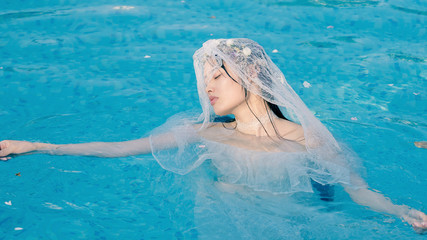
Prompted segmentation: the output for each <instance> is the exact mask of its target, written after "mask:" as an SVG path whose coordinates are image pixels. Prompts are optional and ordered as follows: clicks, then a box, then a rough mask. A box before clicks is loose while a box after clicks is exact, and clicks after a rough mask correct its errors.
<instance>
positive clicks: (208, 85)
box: [205, 81, 213, 93]
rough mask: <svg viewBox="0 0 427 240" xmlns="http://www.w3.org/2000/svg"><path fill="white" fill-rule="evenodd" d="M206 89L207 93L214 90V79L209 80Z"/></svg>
mask: <svg viewBox="0 0 427 240" xmlns="http://www.w3.org/2000/svg"><path fill="white" fill-rule="evenodd" d="M205 91H206V92H207V93H212V92H213V86H212V81H209V82H208V83H207V84H206V88H205Z"/></svg>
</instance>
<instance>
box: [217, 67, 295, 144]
mask: <svg viewBox="0 0 427 240" xmlns="http://www.w3.org/2000/svg"><path fill="white" fill-rule="evenodd" d="M221 68H222V69H223V70H224V71H225V73H226V74H227V76H228V77H229V78H230V79H231V80H233V81H234V82H236V83H239V82H237V81H236V80H235V79H234V78H233V77H231V75H230V74H229V73H228V71H227V69H226V68H225V66H224V61H222V64H221ZM260 74H262V73H260ZM264 79H266V78H264ZM270 82H271V80H270ZM242 87H243V86H242ZM244 91H245V102H246V105H247V106H248V108H249V110H250V111H251V113H252V114H253V115H254V117H255V118H256V119H257V120H258V121H259V122H260V123H261V121H260V120H259V119H258V116H256V114H255V113H254V112H253V111H252V109H251V107H250V106H249V103H248V97H249V91H248V90H247V89H246V88H244ZM261 92H262V95H263V96H267V95H269V94H268V93H266V92H265V91H262V90H261ZM264 106H265V109H266V110H267V111H268V109H270V110H271V111H272V112H273V113H274V114H275V115H276V116H277V117H278V118H281V119H284V120H287V121H290V120H289V119H287V118H286V117H285V116H284V115H283V113H282V111H280V108H279V107H278V106H277V105H276V104H274V103H271V102H269V101H267V100H265V99H264ZM268 117H269V119H270V123H271V125H272V126H273V129H274V132H275V133H276V136H277V137H278V138H280V139H283V137H282V136H280V134H279V132H278V131H277V128H276V126H275V124H274V122H273V120H272V119H271V116H270V115H269V114H268ZM234 121H236V119H234V118H231V117H225V118H224V117H220V118H216V119H215V120H214V122H222V123H223V124H222V125H223V126H224V127H225V125H224V123H231V122H234ZM261 126H262V128H263V129H264V131H265V133H266V134H267V136H269V137H270V135H269V134H268V132H267V129H265V127H264V125H263V124H262V123H261ZM236 127H237V125H236V126H235V127H234V128H233V129H235V128H236Z"/></svg>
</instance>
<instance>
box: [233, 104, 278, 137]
mask: <svg viewBox="0 0 427 240" xmlns="http://www.w3.org/2000/svg"><path fill="white" fill-rule="evenodd" d="M267 109H268V108H267ZM267 109H266V107H265V103H264V100H263V99H262V98H261V97H258V96H257V97H249V99H248V101H247V103H246V102H244V103H243V104H241V106H239V107H238V108H237V109H235V111H233V115H234V117H235V118H236V123H237V126H236V130H238V131H239V132H242V133H245V134H250V135H256V136H265V135H267V134H266V132H265V131H266V130H265V129H264V128H267V127H266V126H267V125H269V124H270V118H271V119H272V120H273V119H274V114H273V113H272V112H271V111H268V110H267ZM251 110H252V111H251Z"/></svg>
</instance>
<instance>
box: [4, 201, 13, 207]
mask: <svg viewBox="0 0 427 240" xmlns="http://www.w3.org/2000/svg"><path fill="white" fill-rule="evenodd" d="M4 204H6V205H9V206H12V201H8V202H4Z"/></svg>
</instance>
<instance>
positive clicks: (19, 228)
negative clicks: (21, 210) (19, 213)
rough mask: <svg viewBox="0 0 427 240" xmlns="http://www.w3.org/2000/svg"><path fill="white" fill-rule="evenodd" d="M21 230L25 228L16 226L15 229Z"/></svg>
mask: <svg viewBox="0 0 427 240" xmlns="http://www.w3.org/2000/svg"><path fill="white" fill-rule="evenodd" d="M21 230H23V228H21V227H16V228H15V231H21Z"/></svg>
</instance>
